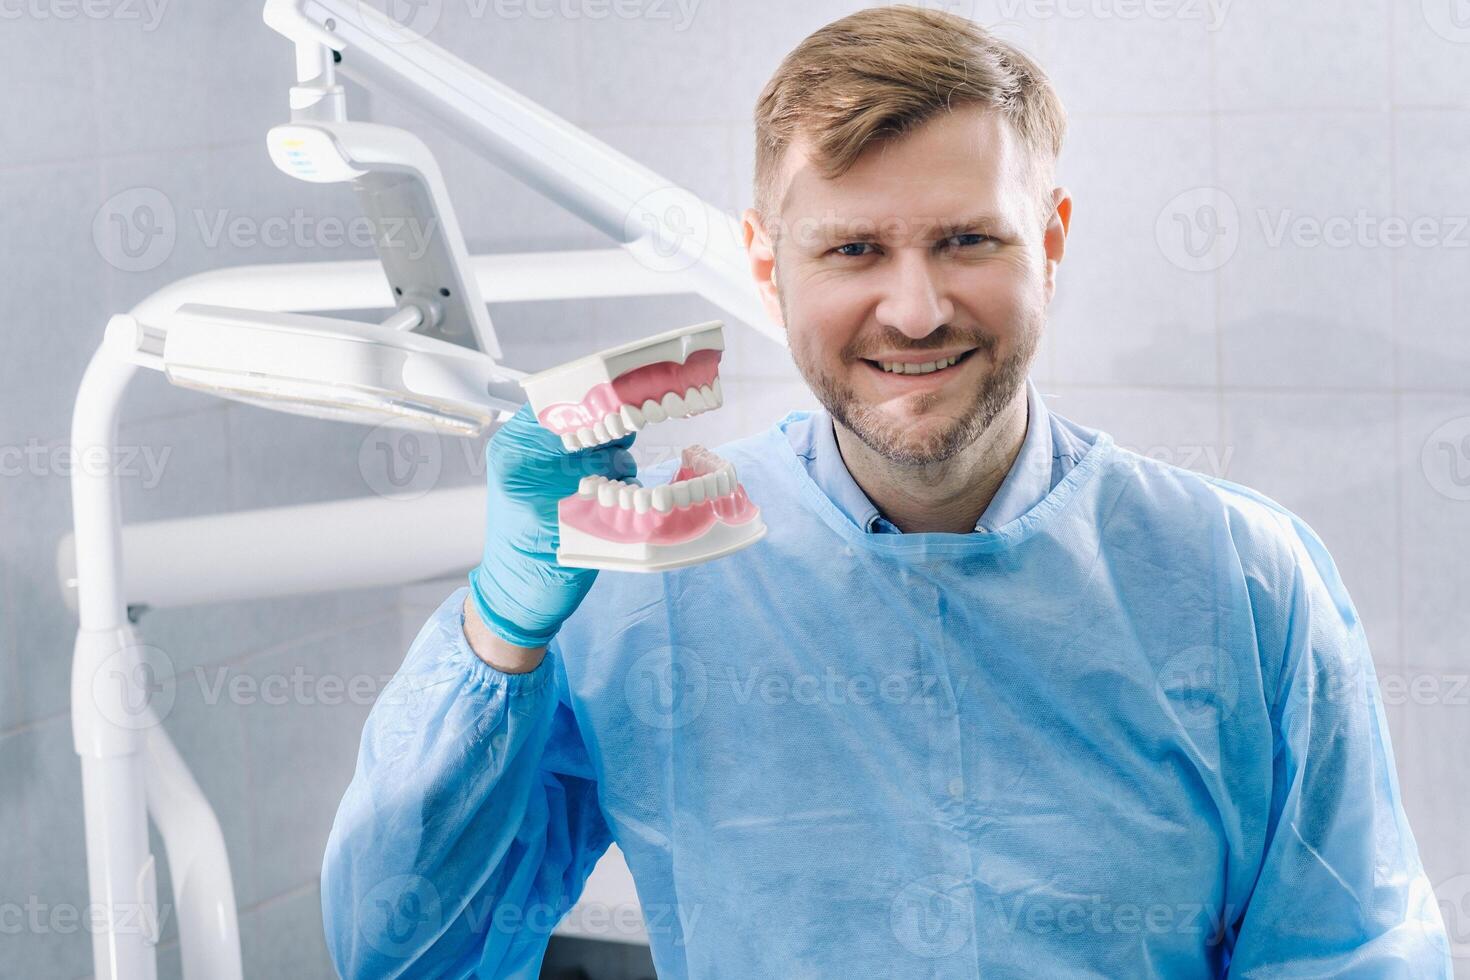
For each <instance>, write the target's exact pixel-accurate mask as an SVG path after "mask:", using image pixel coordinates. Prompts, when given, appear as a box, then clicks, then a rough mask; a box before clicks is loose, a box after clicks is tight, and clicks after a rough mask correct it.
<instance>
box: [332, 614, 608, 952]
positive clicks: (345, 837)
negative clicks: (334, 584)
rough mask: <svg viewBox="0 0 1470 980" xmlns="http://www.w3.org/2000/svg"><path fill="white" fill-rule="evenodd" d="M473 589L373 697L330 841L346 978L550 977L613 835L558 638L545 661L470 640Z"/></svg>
mask: <svg viewBox="0 0 1470 980" xmlns="http://www.w3.org/2000/svg"><path fill="white" fill-rule="evenodd" d="M465 592H466V589H464V588H461V589H458V590H457V591H455V593H454V594H453V595H451V596H450V597H449V598H448V599H447V600H446V601H445V602H444V603H443V605H441V606H440V607H439V609H438V610H437V611H436V612H435V613H434V615H433V616H432V617H431V618H430V619H429V621H428V622H427V623H425V625H424V627H423V628H422V630H420V632H419V634H418V636H417V637H416V638H415V639H414V641H413V644H412V646H411V647H410V649H409V651H408V654H407V656H406V658H405V659H404V662H403V665H402V666H401V667H400V668H399V670H398V672H397V674H396V675H395V676H394V678H393V680H392V681H391V682H390V683H389V684H388V685H387V686H386V687H385V688H384V690H383V693H382V696H381V697H380V698H379V699H378V701H377V703H376V704H375V705H374V706H373V709H372V711H371V713H370V715H369V717H368V720H367V723H366V725H365V726H364V728H363V733H362V744H361V748H360V751H359V753H358V759H357V769H356V772H355V774H354V776H353V778H352V782H351V784H350V785H349V786H348V788H347V792H346V794H345V795H344V797H343V799H342V803H341V805H340V806H339V808H338V811H337V816H336V820H335V822H334V824H333V827H332V832H331V836H330V838H329V839H328V842H327V850H326V855H325V857H324V859H323V862H322V892H321V894H322V917H323V921H324V924H325V927H326V935H327V946H328V949H329V951H330V954H331V957H332V961H333V963H334V964H335V965H336V968H337V971H338V973H339V974H340V975H341V976H343V977H346V978H357V977H375V978H378V977H428V976H433V977H465V976H473V975H479V976H489V977H526V978H534V977H536V976H537V974H538V972H539V968H540V964H541V960H542V958H543V956H544V955H545V951H546V943H547V939H548V937H549V934H550V932H551V930H552V928H553V927H554V926H555V925H556V923H557V922H558V921H559V920H560V919H561V918H562V916H564V915H565V913H566V912H567V910H568V909H569V908H570V907H571V906H572V904H573V903H574V902H575V901H576V899H577V897H578V896H579V895H580V894H581V891H582V888H583V886H584V885H585V884H586V880H587V876H588V875H589V874H590V873H591V870H592V867H593V865H594V864H596V862H597V859H598V858H599V857H600V856H601V855H602V853H603V852H604V851H606V850H607V847H608V845H609V843H610V842H611V833H610V832H609V829H608V826H607V824H606V822H605V820H604V817H603V814H602V811H601V808H600V806H599V804H598V799H597V783H596V781H595V779H594V778H593V772H592V767H591V765H590V764H589V762H588V758H587V753H586V749H585V746H584V744H583V742H582V738H581V735H580V733H579V731H578V727H577V723H576V719H575V716H574V715H573V713H572V710H571V708H570V706H569V705H568V703H567V699H566V697H565V693H564V692H565V679H564V677H565V675H564V673H563V672H562V671H561V669H560V664H559V661H560V651H559V650H558V649H557V646H556V644H555V642H553V644H552V647H551V648H550V649H549V650H548V651H547V653H546V656H545V658H544V659H543V660H542V662H541V663H540V664H539V665H537V667H536V669H534V670H531V671H528V672H526V673H521V674H508V673H504V672H502V671H499V670H497V669H495V668H494V667H492V666H490V665H489V664H487V663H485V662H484V661H482V660H481V659H479V657H477V656H476V655H475V653H474V651H473V650H472V649H471V648H470V646H469V642H468V640H467V639H466V638H465V635H464V630H463V622H464V620H463V601H464V596H465Z"/></svg>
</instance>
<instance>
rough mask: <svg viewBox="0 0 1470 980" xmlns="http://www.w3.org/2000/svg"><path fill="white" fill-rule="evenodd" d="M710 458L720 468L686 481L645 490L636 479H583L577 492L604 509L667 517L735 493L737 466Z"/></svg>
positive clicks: (711, 456) (593, 477)
mask: <svg viewBox="0 0 1470 980" xmlns="http://www.w3.org/2000/svg"><path fill="white" fill-rule="evenodd" d="M709 457H710V459H712V460H714V461H715V462H716V465H717V466H718V468H717V469H715V470H714V471H713V472H710V473H701V474H698V475H696V476H691V477H690V478H689V479H687V480H679V481H677V482H675V483H663V484H660V485H659V486H656V487H644V486H640V485H639V483H638V481H637V480H636V479H634V480H627V481H624V480H610V479H608V478H607V477H605V476H584V477H583V478H582V480H581V482H580V483H578V484H577V493H578V494H579V495H580V496H582V497H586V498H588V499H591V498H593V497H596V498H597V503H598V504H599V505H601V506H603V507H619V508H622V509H623V510H632V511H633V512H635V513H638V514H646V513H648V511H649V510H650V509H651V510H656V511H658V512H659V513H660V514H667V513H670V512H671V511H673V510H674V509H675V508H679V507H689V506H691V505H692V504H699V503H703V502H704V501H706V500H715V499H718V498H720V497H723V496H726V495H727V494H731V493H734V492H735V490H736V489H737V488H738V487H739V485H740V484H739V481H738V480H737V479H736V476H735V466H734V464H733V463H728V462H725V461H724V460H721V459H720V458H719V457H718V456H715V455H714V454H713V453H710V454H709Z"/></svg>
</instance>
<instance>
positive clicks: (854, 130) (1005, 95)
mask: <svg viewBox="0 0 1470 980" xmlns="http://www.w3.org/2000/svg"><path fill="white" fill-rule="evenodd" d="M962 105H963V106H969V105H982V106H986V107H988V108H991V109H994V110H997V111H999V112H1000V113H1001V115H1002V116H1003V117H1004V118H1005V119H1007V120H1008V121H1009V122H1010V124H1011V126H1012V127H1013V128H1014V130H1015V132H1016V133H1017V134H1018V135H1019V136H1020V138H1021V140H1022V142H1023V144H1024V146H1025V147H1026V148H1027V150H1028V151H1029V154H1030V157H1031V169H1032V172H1033V179H1034V183H1035V184H1036V185H1038V186H1037V187H1036V192H1037V197H1038V198H1039V200H1038V201H1037V212H1038V217H1039V218H1040V219H1042V220H1045V219H1046V218H1047V217H1048V216H1049V214H1050V209H1051V202H1050V199H1049V198H1050V193H1049V192H1050V189H1051V178H1052V174H1053V172H1054V169H1055V165H1056V160H1057V157H1058V156H1060V154H1061V151H1062V140H1063V138H1064V137H1065V135H1066V129H1067V114H1066V110H1065V109H1064V108H1063V107H1062V103H1061V100H1060V99H1059V98H1058V97H1057V94H1056V91H1055V90H1054V89H1053V88H1052V85H1051V82H1050V81H1049V80H1048V79H1047V77H1046V74H1045V73H1044V72H1042V70H1041V68H1040V67H1039V66H1038V65H1037V64H1036V63H1035V62H1034V61H1032V60H1031V59H1030V58H1029V57H1027V56H1026V55H1025V54H1024V53H1022V52H1021V51H1020V50H1019V49H1017V48H1015V47H1014V46H1012V45H1010V44H1008V43H1006V42H1005V41H1002V40H1001V39H1000V38H998V37H996V36H995V35H993V34H991V33H990V32H989V31H987V30H986V29H985V28H983V27H981V26H980V25H978V24H976V23H974V22H973V21H971V20H968V19H966V18H964V17H960V16H957V15H955V14H951V13H947V12H944V11H937V10H926V9H923V8H919V7H910V6H888V7H876V8H873V9H870V10H863V11H859V12H858V13H855V14H851V15H849V16H847V17H844V18H842V19H841V20H836V21H833V22H832V23H830V24H828V25H827V26H826V27H823V28H821V29H820V30H818V31H816V32H814V33H812V34H811V35H809V36H808V37H807V38H806V39H805V40H804V41H802V42H801V44H799V45H797V47H796V48H795V50H793V51H792V52H791V53H790V54H788V55H787V56H786V58H785V59H784V60H783V61H782V62H781V65H780V66H779V67H778V68H777V69H776V73H775V74H774V75H773V76H771V80H770V81H769V82H767V83H766V87H765V89H764V90H763V91H762V92H761V95H760V98H759V99H758V100H757V102H756V108H755V207H756V210H757V211H758V212H759V213H760V214H761V216H762V217H763V218H765V219H767V220H770V219H772V218H774V217H775V210H776V205H777V204H778V203H779V202H777V201H776V200H774V196H775V194H776V192H777V187H776V182H777V179H778V174H779V173H780V165H781V159H782V157H783V156H784V155H785V153H786V150H787V148H788V147H789V146H790V145H791V143H792V141H793V140H795V139H797V138H798V137H801V138H803V141H804V143H805V144H807V150H808V155H809V156H810V157H811V160H812V163H813V164H814V166H815V167H816V169H817V172H818V173H819V174H821V175H822V176H823V177H825V178H827V179H829V180H830V179H834V178H836V177H840V176H841V175H842V174H844V173H846V172H847V171H848V170H849V169H850V168H851V167H852V166H853V164H855V163H856V162H857V160H858V157H859V156H861V155H862V153H863V151H864V150H865V149H867V148H868V146H869V145H870V144H872V143H875V142H878V141H882V140H887V139H892V138H895V137H898V136H902V135H903V134H905V133H907V132H909V131H910V130H912V129H914V128H916V127H917V126H918V125H919V124H921V123H923V122H925V121H927V120H928V119H930V118H932V117H934V116H936V115H938V114H939V113H940V112H946V111H949V110H950V109H952V108H955V107H958V106H962Z"/></svg>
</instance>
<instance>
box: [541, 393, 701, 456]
mask: <svg viewBox="0 0 1470 980" xmlns="http://www.w3.org/2000/svg"><path fill="white" fill-rule="evenodd" d="M723 403H724V395H723V394H722V393H721V391H720V379H719V378H716V379H715V380H714V384H712V385H702V386H700V387H698V388H688V389H686V390H685V392H684V394H683V395H680V394H678V393H677V392H673V391H671V392H669V393H668V394H666V395H664V396H663V398H662V399H661V400H659V401H654V400H653V399H652V398H650V399H649V400H648V401H646V402H644V403H643V407H642V408H639V407H638V406H637V405H622V406H620V407H619V408H618V410H617V411H615V412H608V413H607V414H606V415H604V416H603V417H602V418H601V419H600V420H599V421H597V422H594V423H592V425H591V426H590V427H587V426H583V427H582V428H580V429H578V430H577V431H576V432H568V433H566V434H564V435H563V436H562V437H561V444H562V445H563V446H565V447H566V450H567V452H569V453H574V452H577V451H578V450H580V449H591V448H593V447H594V446H601V445H602V444H603V443H608V442H612V441H613V440H614V439H621V438H623V436H626V435H627V434H628V433H630V432H637V431H638V430H640V429H642V428H643V427H644V426H645V425H648V424H649V423H650V422H665V421H667V420H669V419H683V418H692V417H694V416H695V415H699V414H702V413H704V412H708V411H710V410H711V409H716V408H719V407H720V406H721V405H722V404H723Z"/></svg>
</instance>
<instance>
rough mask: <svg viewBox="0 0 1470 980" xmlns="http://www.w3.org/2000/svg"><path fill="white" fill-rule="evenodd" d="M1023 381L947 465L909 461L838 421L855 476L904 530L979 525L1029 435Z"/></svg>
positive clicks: (957, 529)
mask: <svg viewBox="0 0 1470 980" xmlns="http://www.w3.org/2000/svg"><path fill="white" fill-rule="evenodd" d="M1027 414H1028V413H1027V405H1026V387H1025V386H1024V385H1023V386H1022V387H1021V388H1020V389H1019V390H1018V391H1017V393H1016V397H1015V398H1013V399H1012V400H1011V403H1010V404H1009V405H1007V406H1006V407H1005V408H1004V409H1003V410H1002V411H1001V413H1000V414H999V415H997V416H996V417H995V420H994V421H993V422H991V424H990V425H989V426H988V427H987V428H986V429H985V431H984V432H982V433H980V437H979V438H978V439H976V440H975V441H974V442H973V443H971V444H970V445H969V446H967V447H966V448H965V449H964V450H962V451H961V452H959V453H957V454H956V455H954V456H952V457H950V459H948V460H946V461H945V462H944V463H942V464H936V465H932V466H905V465H903V464H900V463H895V462H893V461H892V460H889V459H886V458H885V457H883V456H880V455H878V454H877V453H875V452H873V450H871V449H869V448H868V446H867V445H866V444H865V443H863V441H862V440H861V439H859V438H858V437H857V436H856V435H854V434H853V433H852V432H851V431H849V430H848V429H847V428H846V427H845V426H843V425H842V424H841V423H839V422H836V421H835V420H834V421H833V423H832V428H833V431H834V433H835V435H836V436H837V448H838V449H839V450H841V452H842V461H843V463H844V464H846V466H847V471H848V472H849V473H851V474H852V478H853V481H854V482H856V483H857V485H858V486H859V487H861V488H862V491H863V493H865V494H867V496H868V499H869V500H871V501H872V502H873V505H874V506H875V507H877V508H878V510H879V512H880V513H882V514H883V516H884V517H886V518H887V519H888V520H890V521H892V522H893V523H894V524H895V525H896V526H897V527H898V529H899V530H900V531H903V532H904V533H905V534H915V533H921V532H926V531H948V532H951V533H954V534H964V533H967V532H970V531H973V530H975V525H976V524H977V523H978V522H979V520H980V516H981V515H982V514H984V513H985V508H986V507H988V506H990V501H991V500H992V499H993V498H994V497H995V494H996V491H997V490H999V489H1000V485H1001V484H1002V483H1003V482H1005V478H1006V474H1007V473H1009V472H1010V470H1011V466H1012V464H1014V463H1015V461H1016V457H1017V456H1018V455H1019V454H1020V452H1021V444H1022V443H1023V442H1024V441H1025V439H1026V425H1027Z"/></svg>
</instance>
